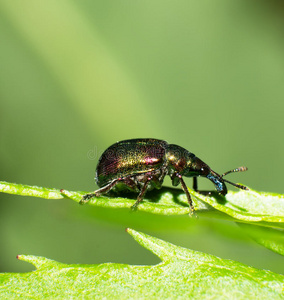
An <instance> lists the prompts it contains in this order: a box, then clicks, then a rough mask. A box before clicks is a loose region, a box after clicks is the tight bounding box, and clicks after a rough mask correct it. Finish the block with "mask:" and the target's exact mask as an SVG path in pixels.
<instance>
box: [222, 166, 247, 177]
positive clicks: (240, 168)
mask: <svg viewBox="0 0 284 300" xmlns="http://www.w3.org/2000/svg"><path fill="white" fill-rule="evenodd" d="M247 170H248V168H247V167H239V168H237V169H233V170H230V171H228V172H225V173H224V174H222V175H221V177H224V176H226V175H228V174H230V173H235V172H244V171H247Z"/></svg>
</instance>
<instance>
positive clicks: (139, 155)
mask: <svg viewBox="0 0 284 300" xmlns="http://www.w3.org/2000/svg"><path fill="white" fill-rule="evenodd" d="M167 145H168V144H167V142H165V141H162V140H156V139H134V140H133V139H132V140H126V141H121V142H117V143H115V144H113V145H112V146H110V147H109V148H108V149H106V150H105V151H104V153H103V154H102V156H101V157H100V159H99V162H98V166H97V171H96V182H97V184H98V186H99V187H102V186H105V185H106V184H108V183H109V182H110V181H112V180H114V179H117V178H120V177H125V176H129V175H135V174H140V173H145V172H150V171H153V170H156V169H159V168H161V167H162V166H163V165H164V164H166V161H165V153H166V148H167Z"/></svg>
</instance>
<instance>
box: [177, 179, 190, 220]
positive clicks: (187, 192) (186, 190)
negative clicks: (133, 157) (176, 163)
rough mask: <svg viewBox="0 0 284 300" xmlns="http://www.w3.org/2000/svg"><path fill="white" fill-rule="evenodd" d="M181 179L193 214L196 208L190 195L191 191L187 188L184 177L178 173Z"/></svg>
mask: <svg viewBox="0 0 284 300" xmlns="http://www.w3.org/2000/svg"><path fill="white" fill-rule="evenodd" d="M176 176H177V177H178V178H179V180H180V183H181V187H182V189H183V190H184V192H185V194H186V197H187V201H188V204H189V207H190V211H191V215H193V213H194V211H195V209H194V206H193V203H192V200H191V196H190V193H189V191H188V189H187V186H186V184H185V182H184V180H183V179H182V176H181V175H180V174H177V175H176Z"/></svg>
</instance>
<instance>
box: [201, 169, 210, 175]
mask: <svg viewBox="0 0 284 300" xmlns="http://www.w3.org/2000/svg"><path fill="white" fill-rule="evenodd" d="M200 173H201V175H203V176H207V175H208V174H209V168H207V167H201V168H200Z"/></svg>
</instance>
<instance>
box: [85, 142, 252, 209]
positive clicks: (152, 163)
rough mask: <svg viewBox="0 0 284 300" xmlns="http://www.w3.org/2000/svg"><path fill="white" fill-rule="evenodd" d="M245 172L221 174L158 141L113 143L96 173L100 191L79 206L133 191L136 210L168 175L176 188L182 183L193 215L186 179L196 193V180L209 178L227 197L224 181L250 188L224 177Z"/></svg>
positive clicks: (179, 149) (176, 148)
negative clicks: (113, 193) (104, 197)
mask: <svg viewBox="0 0 284 300" xmlns="http://www.w3.org/2000/svg"><path fill="white" fill-rule="evenodd" d="M245 170H247V168H245V167H240V168H237V169H234V170H231V171H229V172H226V173H224V174H223V175H219V174H218V173H216V172H214V171H213V170H212V169H211V168H210V167H209V166H208V165H207V164H206V163H204V162H203V161H202V160H201V159H199V158H198V157H196V156H195V155H194V154H193V153H191V152H189V151H188V150H186V149H184V148H182V147H180V146H178V145H173V144H168V143H167V142H165V141H162V140H157V139H132V140H125V141H121V142H117V143H115V144H113V145H112V146H110V147H109V148H108V149H106V150H105V152H104V153H103V154H102V156H101V157H100V159H99V162H98V166H97V171H96V182H97V184H98V186H99V187H100V189H98V190H96V191H95V192H94V193H91V194H86V195H85V196H84V197H83V198H82V200H81V201H80V203H85V202H87V201H89V199H91V198H92V197H96V196H100V195H102V194H105V193H108V192H109V191H110V190H113V191H121V190H131V191H134V192H138V193H139V195H138V197H137V201H136V202H135V204H134V205H133V208H136V207H137V206H138V204H139V203H140V202H141V201H142V200H143V198H144V195H145V193H146V192H147V191H149V190H151V189H153V188H157V189H159V188H161V186H162V183H163V181H164V177H165V176H166V175H169V176H170V177H171V180H172V184H173V185H174V186H177V185H179V184H181V186H182V189H183V190H184V192H185V194H186V196H187V200H188V203H189V206H190V209H191V212H192V213H193V212H194V207H193V204H192V200H191V197H190V194H189V192H188V189H187V187H186V184H185V182H184V180H183V177H193V188H194V190H195V191H197V177H199V176H203V177H206V178H208V179H209V180H211V181H212V182H213V183H214V185H215V187H216V190H217V191H218V192H219V193H220V194H221V195H226V194H227V187H226V185H225V182H228V183H230V184H232V185H234V186H236V187H239V188H241V189H247V188H246V187H245V186H242V185H239V184H235V183H232V182H230V181H228V180H226V179H224V178H223V176H225V175H227V174H229V173H232V172H240V171H245Z"/></svg>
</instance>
